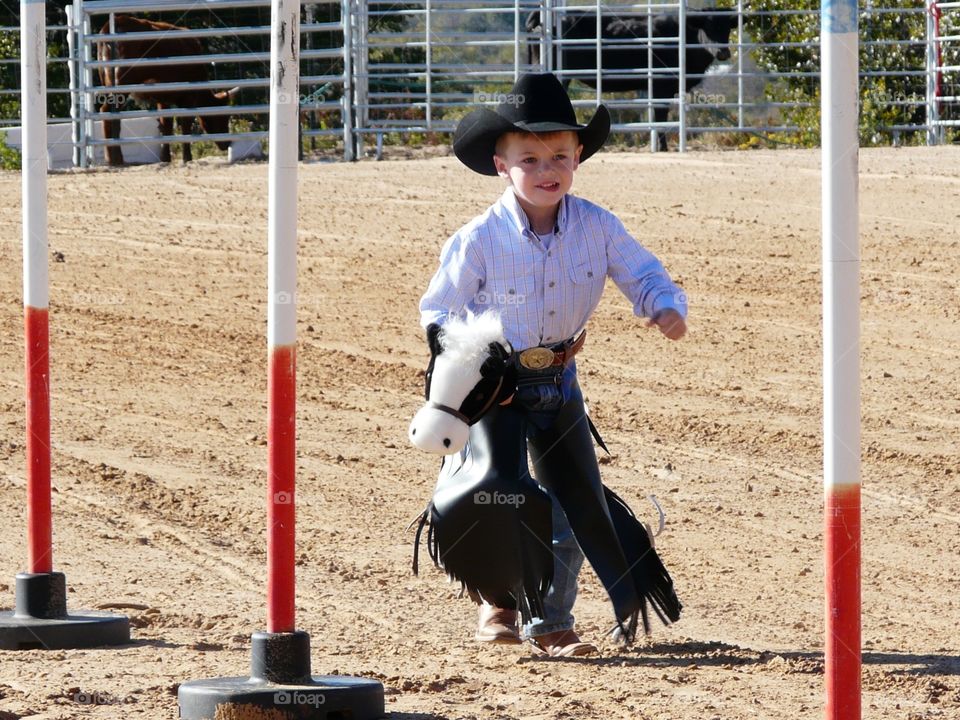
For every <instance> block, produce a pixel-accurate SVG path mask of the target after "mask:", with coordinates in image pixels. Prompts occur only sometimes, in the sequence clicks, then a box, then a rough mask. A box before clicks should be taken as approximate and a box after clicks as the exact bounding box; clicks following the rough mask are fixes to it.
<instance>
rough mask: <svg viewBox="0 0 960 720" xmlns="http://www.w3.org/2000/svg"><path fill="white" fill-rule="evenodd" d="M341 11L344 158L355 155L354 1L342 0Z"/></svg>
mask: <svg viewBox="0 0 960 720" xmlns="http://www.w3.org/2000/svg"><path fill="white" fill-rule="evenodd" d="M340 8H341V10H340V13H341V15H342V18H341V24H342V25H343V96H342V97H341V98H340V107H341V108H342V110H341V113H342V116H343V159H344V160H346V161H348V162H349V161H352V160H353V159H354V156H353V102H354V100H353V3H352V2H351V0H342V2H341V3H340Z"/></svg>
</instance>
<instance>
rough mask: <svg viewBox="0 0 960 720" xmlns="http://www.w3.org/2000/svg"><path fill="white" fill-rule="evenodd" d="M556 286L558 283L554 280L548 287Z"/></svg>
mask: <svg viewBox="0 0 960 720" xmlns="http://www.w3.org/2000/svg"><path fill="white" fill-rule="evenodd" d="M554 285H556V283H555V282H554V281H553V280H551V281H550V284H549V285H548V286H547V287H553V286H554Z"/></svg>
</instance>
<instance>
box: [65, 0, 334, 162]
mask: <svg viewBox="0 0 960 720" xmlns="http://www.w3.org/2000/svg"><path fill="white" fill-rule="evenodd" d="M318 6H320V7H326V9H327V15H330V16H336V19H333V20H329V21H327V22H316V21H314V18H315V15H316V12H317V9H318ZM343 8H344V6H343V4H341V3H339V2H337V0H334V1H333V2H311V3H309V4H305V5H304V8H303V11H304V13H305V22H302V24H301V28H300V30H301V45H302V46H303V48H302V49H301V51H300V62H301V78H300V87H301V95H300V108H301V112H302V113H305V114H306V115H307V118H308V122H309V119H310V118H313V119H316V117H317V116H318V114H325V116H330V115H331V114H332V115H333V116H335V120H336V121H335V122H334V123H324V124H327V125H328V126H327V127H323V126H316V125H315V126H310V125H308V127H307V128H305V129H304V130H303V131H302V136H303V138H305V139H306V140H307V141H312V140H313V139H316V138H323V137H335V138H337V139H339V140H342V141H343V145H344V147H345V153H346V155H345V157H346V158H347V159H350V158H351V155H350V148H351V142H350V137H351V132H350V131H351V126H352V119H351V111H352V108H351V104H350V102H349V98H350V75H349V63H348V62H345V58H346V57H347V54H345V51H344V44H343V40H342V38H343V35H344V33H343V26H344V19H345V18H347V14H346V13H344V11H343ZM251 9H258V10H260V11H265V12H266V18H265V22H264V20H263V19H262V18H258V17H257V16H256V15H255V14H252V13H250V12H249V11H250V10H251ZM214 10H215V11H216V12H211V11H214ZM229 10H246V11H247V12H245V13H237V16H240V15H242V20H243V21H244V22H243V23H242V24H228V23H227V22H225V18H226V19H229V17H228V13H227V12H226V11H229ZM204 11H206V12H210V13H211V17H212V18H213V22H208V23H207V25H208V26H207V27H198V28H193V29H189V30H177V31H170V30H154V31H148V32H135V33H134V32H127V33H117V32H115V31H114V30H115V28H114V26H113V23H114V18H115V17H116V16H117V15H120V14H136V15H138V16H143V15H144V14H145V13H158V12H163V13H176V16H175V17H176V18H177V24H180V23H183V22H185V21H189V20H190V19H191V18H193V17H195V16H196V15H198V14H199V13H202V12H204ZM269 13H270V3H269V0H216V1H215V2H206V3H198V2H185V1H183V0H87V1H86V2H85V1H84V0H75V2H74V4H73V7H72V12H71V15H72V18H73V26H74V28H75V37H76V40H75V43H74V47H75V50H74V52H73V53H72V57H73V64H74V67H75V70H74V73H73V75H72V77H73V81H74V82H73V83H72V91H73V103H72V107H73V113H72V116H73V119H74V123H75V131H74V142H75V144H76V147H77V156H76V164H78V165H80V166H81V167H86V166H87V165H88V164H90V163H91V162H93V160H94V153H95V150H96V149H97V148H101V147H105V146H108V145H119V146H124V145H137V144H141V145H142V144H144V143H156V142H157V138H156V137H153V136H137V135H134V136H132V137H121V138H120V139H115V140H114V139H106V138H104V139H97V138H96V136H95V133H94V123H96V122H103V121H118V120H119V121H121V122H122V121H124V120H134V119H138V118H156V119H161V118H174V117H182V116H183V115H184V114H185V111H184V110H182V109H178V108H170V109H164V110H145V109H132V110H120V111H117V110H116V109H115V106H118V105H119V106H122V105H123V104H124V103H125V102H126V100H127V98H129V97H130V96H131V95H133V94H134V93H137V92H138V91H143V90H150V91H154V92H156V91H162V90H167V91H201V90H207V91H214V90H229V89H234V88H236V89H237V90H236V92H237V93H238V96H239V98H240V102H239V103H237V104H229V105H224V106H217V105H208V106H201V107H198V108H196V109H193V108H190V110H189V114H191V115H194V116H197V117H211V116H216V115H221V116H222V115H229V116H232V117H235V118H242V119H246V121H247V122H248V123H250V124H251V126H252V127H251V128H248V129H246V130H242V129H239V128H237V127H234V128H233V129H232V130H231V131H229V132H226V133H217V134H197V133H191V134H179V135H178V134H174V135H170V136H169V137H167V138H165V140H167V141H173V142H200V141H204V140H206V141H209V140H214V141H217V140H220V141H244V140H248V141H249V140H255V141H261V140H264V139H266V138H267V136H268V132H267V129H266V123H265V121H264V120H261V121H260V122H259V123H256V120H257V119H258V118H266V116H267V115H268V113H269V109H270V107H269V97H268V88H269V82H270V76H269V59H270V52H269V37H270V26H269ZM258 20H259V22H258ZM331 35H333V36H334V38H336V37H337V36H339V40H337V39H334V40H331V38H330V36H331ZM174 36H175V37H176V38H178V39H179V38H203V39H204V40H207V41H208V42H211V41H212V39H217V40H218V41H219V44H221V45H224V44H226V45H228V46H229V45H232V46H233V47H228V48H226V49H225V51H223V52H212V53H209V54H204V55H201V56H172V57H171V56H158V57H153V56H150V57H144V58H137V59H113V60H98V59H96V58H97V45H98V43H117V42H121V41H124V40H125V41H128V42H129V41H132V40H143V41H157V40H160V39H163V38H170V37H174ZM318 38H323V39H318ZM264 47H265V48H266V49H263V48H264ZM317 61H322V62H324V63H325V66H326V67H325V69H326V71H325V72H324V71H323V70H324V68H323V67H321V68H320V70H321V71H320V72H317V71H315V69H314V68H312V67H311V63H316V62H317ZM207 63H209V64H210V66H211V72H212V73H213V74H214V75H215V76H216V77H215V78H214V79H210V80H207V81H204V82H151V83H142V84H123V85H105V84H103V83H102V77H101V72H108V71H109V70H111V69H115V68H122V67H130V66H133V65H136V66H137V67H138V68H144V67H147V68H149V67H158V68H161V67H162V68H167V67H170V66H176V65H187V64H191V65H195V66H196V65H198V64H204V65H205V64H207ZM311 69H314V71H313V72H311ZM248 98H249V100H247V99H248ZM111 108H114V109H111ZM255 123H256V124H259V125H260V126H261V127H260V129H253V128H255V127H256V124H255Z"/></svg>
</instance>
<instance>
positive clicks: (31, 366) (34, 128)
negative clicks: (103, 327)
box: [0, 0, 130, 650]
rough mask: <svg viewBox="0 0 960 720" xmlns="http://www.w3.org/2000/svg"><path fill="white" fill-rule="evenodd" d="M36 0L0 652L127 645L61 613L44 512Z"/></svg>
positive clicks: (40, 56) (117, 627) (23, 10)
mask: <svg viewBox="0 0 960 720" xmlns="http://www.w3.org/2000/svg"><path fill="white" fill-rule="evenodd" d="M45 13H46V7H45V4H44V2H43V1H42V0H23V1H22V2H21V3H20V73H21V75H20V77H21V82H20V88H21V93H20V108H21V123H22V126H23V131H22V132H23V134H22V140H23V144H22V148H21V165H20V177H21V181H22V190H23V317H24V340H25V343H24V344H25V360H26V400H27V447H26V452H27V468H26V470H27V473H26V474H27V568H28V569H27V572H23V573H18V574H17V577H16V590H15V598H16V601H15V607H14V610H13V612H2V613H0V650H32V649H36V648H45V649H53V648H81V647H95V646H97V645H120V644H123V643H128V642H130V624H129V622H128V621H127V618H125V617H124V616H122V615H110V614H108V613H101V612H95V611H86V612H84V613H83V614H82V615H77V616H71V615H68V614H67V584H66V583H67V581H66V578H65V576H64V574H63V573H60V572H54V571H53V523H52V521H51V512H50V489H51V488H50V321H49V305H50V288H49V268H48V267H47V27H46V26H47V22H46V15H45Z"/></svg>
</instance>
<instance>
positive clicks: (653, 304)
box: [420, 188, 687, 350]
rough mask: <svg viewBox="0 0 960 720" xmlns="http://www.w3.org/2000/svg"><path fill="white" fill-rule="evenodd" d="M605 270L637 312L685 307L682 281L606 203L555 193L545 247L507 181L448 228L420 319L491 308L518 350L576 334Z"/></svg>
mask: <svg viewBox="0 0 960 720" xmlns="http://www.w3.org/2000/svg"><path fill="white" fill-rule="evenodd" d="M607 276H609V277H610V278H611V279H612V280H613V281H614V282H615V283H616V284H617V287H619V288H620V291H621V292H622V293H623V294H624V295H626V297H627V298H628V299H629V300H630V302H631V303H633V312H634V314H636V315H637V316H638V317H653V316H654V315H655V314H656V313H658V312H660V311H662V310H665V309H667V308H673V309H675V310H677V311H678V312H679V313H680V314H681V315H683V316H684V317H686V314H687V302H686V296H685V295H684V293H683V291H682V290H681V289H680V288H679V287H677V286H676V285H675V284H674V283H673V281H671V280H670V276H669V275H667V272H666V270H664V269H663V265H662V264H661V263H660V261H659V260H657V258H656V257H654V255H653V254H652V253H651V252H650V251H648V250H647V249H646V248H644V247H643V246H642V245H640V243H638V242H637V241H636V240H635V239H634V238H633V237H632V236H631V235H630V234H629V233H628V232H627V231H626V229H625V228H624V227H623V223H621V222H620V220H619V219H618V218H617V217H616V215H614V214H613V213H611V212H609V211H607V210H604V209H603V208H600V207H598V206H596V205H594V204H593V203H591V202H589V201H587V200H584V199H582V198H578V197H576V196H573V195H565V196H564V198H563V200H562V201H561V202H560V211H559V213H558V215H557V225H556V228H555V235H554V238H553V241H552V242H551V244H550V247H549V249H548V248H544V247H543V245H542V244H541V243H540V240H539V239H538V238H537V236H536V235H535V234H534V233H533V231H532V230H531V229H530V223H529V221H528V220H527V216H526V213H524V212H523V209H522V208H521V207H520V205H519V203H518V202H517V198H516V195H514V193H513V188H507V190H506V192H504V193H503V195H502V196H501V197H500V199H499V200H497V202H496V203H494V204H493V205H492V206H491V207H490V208H488V209H487V211H486V212H485V213H483V214H482V215H480V216H478V217H476V218H474V219H473V220H472V221H470V222H469V223H467V224H466V225H464V226H463V227H462V228H460V230H458V231H457V232H456V233H454V234H453V236H452V237H450V239H449V240H447V242H446V243H445V244H444V246H443V250H441V252H440V268H439V269H438V270H437V272H436V274H435V275H434V276H433V279H432V280H431V281H430V286H429V287H428V288H427V292H426V294H424V296H423V298H421V300H420V323H421V325H423V327H427V325H429V324H430V323H440V324H443V322H444V320H445V319H446V318H447V316H449V315H459V314H462V313H463V312H464V311H465V310H469V311H471V312H474V313H480V312H483V311H484V310H488V309H491V308H493V309H496V310H498V311H499V312H500V315H501V317H502V319H503V327H504V331H505V334H506V337H507V340H509V341H510V344H511V345H513V347H514V348H515V349H517V350H524V349H526V348H529V347H533V346H535V345H550V344H553V343H557V342H560V341H562V340H566V339H567V338H571V337H573V336H575V335H577V334H578V333H579V332H580V330H582V329H583V327H584V326H585V325H586V324H587V320H589V319H590V316H591V315H592V314H593V311H594V310H595V309H596V307H597V304H598V303H599V302H600V296H601V295H602V294H603V286H604V282H605V280H606V278H607Z"/></svg>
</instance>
